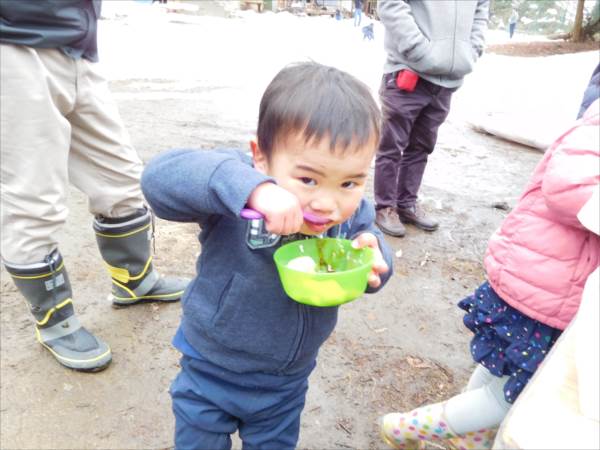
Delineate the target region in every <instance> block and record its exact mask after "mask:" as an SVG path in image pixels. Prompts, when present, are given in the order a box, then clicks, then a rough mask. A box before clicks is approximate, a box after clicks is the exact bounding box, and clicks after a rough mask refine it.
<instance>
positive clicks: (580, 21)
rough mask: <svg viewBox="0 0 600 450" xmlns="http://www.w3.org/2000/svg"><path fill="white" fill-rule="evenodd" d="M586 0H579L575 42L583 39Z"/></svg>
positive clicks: (574, 26) (574, 29)
mask: <svg viewBox="0 0 600 450" xmlns="http://www.w3.org/2000/svg"><path fill="white" fill-rule="evenodd" d="M584 2H585V0H577V12H576V13H575V24H574V25H573V42H582V41H583V4H584Z"/></svg>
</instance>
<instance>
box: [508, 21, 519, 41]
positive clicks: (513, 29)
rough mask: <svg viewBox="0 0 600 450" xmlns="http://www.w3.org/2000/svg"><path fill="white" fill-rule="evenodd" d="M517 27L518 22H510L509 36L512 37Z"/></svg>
mask: <svg viewBox="0 0 600 450" xmlns="http://www.w3.org/2000/svg"><path fill="white" fill-rule="evenodd" d="M515 28H517V24H516V23H509V24H508V37H510V38H512V37H513V34H515Z"/></svg>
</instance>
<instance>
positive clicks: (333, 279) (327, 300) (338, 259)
mask: <svg viewBox="0 0 600 450" xmlns="http://www.w3.org/2000/svg"><path fill="white" fill-rule="evenodd" d="M298 257H309V258H310V259H312V261H313V262H314V265H315V268H316V273H311V272H307V271H304V270H297V269H294V268H291V267H289V266H288V264H289V263H290V261H292V260H294V259H295V258H298ZM273 258H274V259H275V265H276V266H277V270H278V271H279V278H280V279H281V284H282V285H283V289H284V290H285V293H286V294H287V295H288V296H290V297H291V298H292V299H294V300H296V301H297V302H299V303H304V304H305V305H311V306H337V305H341V304H343V303H347V302H350V301H352V300H354V299H356V298H358V297H360V296H361V295H362V294H364V292H365V289H366V287H367V280H368V277H369V272H370V271H371V267H372V265H373V249H371V248H362V249H355V248H352V245H351V241H349V240H347V239H333V238H323V239H305V240H300V241H294V242H290V243H289V244H285V245H283V246H281V247H280V248H279V249H277V251H276V252H275V254H274V255H273ZM305 259H306V258H305ZM308 262H310V261H308ZM292 265H293V263H292ZM328 270H333V272H328Z"/></svg>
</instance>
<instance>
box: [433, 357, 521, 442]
mask: <svg viewBox="0 0 600 450" xmlns="http://www.w3.org/2000/svg"><path fill="white" fill-rule="evenodd" d="M508 378H509V377H508V375H505V376H503V377H502V378H499V377H497V376H494V375H492V374H491V373H490V371H489V370H487V369H486V368H485V367H483V366H482V365H481V364H479V365H477V368H476V369H475V370H474V371H473V374H472V375H471V378H470V379H469V383H468V384H467V388H466V390H465V391H464V392H463V393H462V394H459V395H456V396H454V397H452V398H451V399H450V400H448V402H447V403H446V407H445V411H444V416H445V417H446V420H447V421H448V425H450V428H451V429H452V430H453V431H454V432H455V433H457V434H465V433H468V432H470V431H477V430H481V429H484V428H488V429H489V428H497V427H498V426H499V425H500V423H501V422H502V420H503V419H504V417H505V416H506V413H507V412H508V410H509V409H510V407H511V406H512V405H511V404H510V403H508V402H507V401H506V400H505V399H504V391H503V388H504V384H505V383H506V381H507V380H508Z"/></svg>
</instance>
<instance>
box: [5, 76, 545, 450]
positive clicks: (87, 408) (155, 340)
mask: <svg viewBox="0 0 600 450" xmlns="http://www.w3.org/2000/svg"><path fill="white" fill-rule="evenodd" d="M148 83H150V84H151V85H152V86H155V88H154V89H160V90H165V89H167V90H168V87H166V88H165V86H164V85H163V84H161V80H130V81H124V82H118V83H112V85H111V88H112V90H113V91H114V92H115V94H116V95H117V96H118V98H120V99H121V100H119V106H120V110H121V114H122V116H123V119H124V121H125V123H126V125H127V127H128V129H129V130H130V133H131V136H132V140H133V143H134V145H135V146H136V148H137V149H138V150H139V152H140V154H141V156H142V158H143V159H144V160H145V161H147V160H148V159H149V158H151V157H152V156H153V155H155V154H156V153H158V152H159V151H161V150H163V149H165V148H167V147H186V146H194V147H204V148H213V147H217V146H227V145H238V146H245V142H244V141H242V140H241V139H240V140H236V136H243V135H244V134H245V133H246V132H247V131H248V130H245V129H235V128H231V129H227V130H222V131H221V132H220V133H216V132H215V127H214V123H213V122H214V120H215V119H214V117H212V116H211V112H210V111H207V110H204V109H201V108H202V107H201V103H200V102H196V101H193V100H191V99H186V97H185V96H184V95H179V96H174V98H173V100H161V101H158V100H155V99H154V100H153V99H152V96H148V98H147V100H145V101H140V100H139V99H135V98H131V99H128V96H127V95H121V96H119V94H127V93H134V92H137V91H139V90H140V89H142V86H143V89H144V90H145V91H146V92H148V90H150V91H151V90H152V88H151V87H150V88H149V87H148V86H149V84H148ZM191 98H193V97H191ZM190 117H194V118H195V120H194V122H195V123H196V124H200V125H196V126H191V122H190ZM232 136H233V138H232ZM540 155H541V153H540V152H538V151H535V150H531V149H529V148H526V147H521V146H517V145H512V144H510V143H508V142H506V141H502V140H496V139H494V138H492V137H490V136H486V135H481V134H478V133H476V132H474V131H472V130H470V129H467V128H465V127H464V125H462V124H457V123H454V122H453V121H452V120H451V119H450V120H449V121H447V122H446V123H445V124H444V125H443V126H442V128H441V130H440V138H439V141H438V146H437V149H436V151H435V152H434V154H433V156H432V158H431V160H430V164H429V166H428V170H427V173H426V176H425V180H424V185H423V188H422V197H423V204H424V207H425V208H426V209H428V210H429V211H430V212H431V213H432V214H434V215H436V216H437V217H439V219H440V221H441V227H440V229H439V231H437V232H435V233H432V234H426V233H423V232H420V231H418V230H416V229H414V228H409V230H408V234H407V236H406V237H405V238H403V239H396V238H388V243H389V244H390V246H391V247H392V248H393V249H394V251H401V255H400V253H398V257H396V259H395V274H394V276H393V277H392V279H391V280H390V282H389V284H388V285H387V287H386V288H385V289H384V290H383V291H381V293H379V294H377V295H373V296H366V297H364V298H361V299H359V300H356V301H355V302H352V303H350V304H348V305H345V306H344V307H342V308H341V311H340V319H339V325H338V327H337V329H336V331H335V332H334V334H333V336H332V337H331V338H330V339H329V340H328V342H327V343H326V344H325V346H324V347H323V349H322V351H321V353H320V356H319V364H318V368H317V369H316V370H315V372H314V373H313V374H312V376H311V379H310V382H311V387H310V390H309V394H308V399H307V404H306V409H305V411H304V414H303V422H302V429H301V436H300V443H299V446H300V448H306V449H334V448H336V449H343V448H357V449H367V448H368V449H377V448H385V446H384V445H383V444H382V443H381V441H380V440H379V438H378V434H377V429H376V426H375V421H376V419H377V417H378V416H379V415H381V414H382V413H385V412H389V411H392V410H407V409H410V408H413V407H416V406H419V405H421V404H424V403H427V402H431V401H437V400H441V399H443V398H445V397H447V396H449V395H452V394H454V393H457V392H458V391H459V390H460V388H461V386H462V385H463V384H464V383H465V382H466V380H467V378H468V375H469V371H470V370H471V369H472V367H473V363H472V361H471V359H470V357H469V353H468V347H467V344H468V341H469V334H468V333H467V331H465V329H464V327H463V326H462V324H461V314H460V312H459V310H458V308H457V307H456V306H455V304H456V302H457V301H458V300H460V299H461V298H462V297H463V296H465V295H467V294H468V293H469V292H470V291H472V290H473V289H474V288H475V287H477V286H478V284H479V283H480V282H481V281H482V280H483V278H484V273H483V269H482V256H483V253H484V251H485V247H486V241H487V239H488V237H489V236H490V234H491V233H492V232H493V230H494V229H495V228H496V227H497V226H498V224H499V223H500V222H501V220H502V219H503V217H504V216H505V215H506V213H507V211H506V210H503V209H498V208H495V207H493V206H492V204H493V203H495V202H496V203H502V202H505V203H506V204H507V205H508V206H509V207H510V206H513V205H514V203H515V200H516V198H517V196H518V195H519V193H520V191H521V190H522V188H523V185H524V183H525V181H526V179H527V177H528V175H529V174H530V173H531V171H532V169H533V167H534V165H535V164H536V162H537V161H538V160H539V158H540ZM369 185H371V183H369ZM371 194H372V191H371V189H369V195H371ZM70 210H71V213H70V217H69V220H68V223H67V226H66V227H65V230H64V233H63V235H62V237H61V240H60V242H61V247H60V248H61V251H62V252H63V254H64V257H65V260H66V266H67V268H68V270H69V272H70V276H71V279H72V283H73V286H74V294H75V305H76V310H77V311H78V314H79V315H80V318H81V320H82V322H83V323H84V324H85V325H86V326H87V327H88V328H89V329H90V330H92V331H93V332H95V333H97V334H98V335H99V336H101V337H102V338H103V339H105V340H106V341H107V342H109V343H110V345H111V347H112V350H113V355H114V356H113V358H114V359H113V363H112V365H111V366H110V367H109V368H108V369H107V370H106V371H104V372H101V373H98V374H82V373H77V372H74V371H70V370H67V369H63V368H62V367H60V366H58V365H57V364H56V363H55V361H54V360H53V359H52V357H51V356H50V355H49V354H48V353H47V352H46V351H45V350H44V349H43V348H42V347H41V346H39V345H37V344H36V343H35V341H34V335H33V328H32V323H31V320H30V315H29V313H28V311H27V308H26V306H25V302H24V301H23V299H22V298H21V297H20V295H19V294H18V293H17V292H16V290H15V288H14V287H13V285H12V282H11V280H10V279H9V277H8V276H7V274H6V272H5V271H4V270H2V281H1V282H2V303H1V308H2V309H1V344H2V345H1V349H0V350H1V368H0V374H1V381H2V382H1V392H0V393H1V396H0V398H1V404H0V419H1V423H0V426H1V433H0V447H1V448H2V449H50V448H55V449H80V448H95V449H150V448H152V449H159V448H160V449H162V448H170V447H171V445H172V434H173V418H172V414H171V411H170V397H169V395H168V387H169V383H170V381H171V379H172V378H173V377H174V375H175V374H176V372H177V370H178V357H179V355H178V353H177V352H176V351H175V350H174V349H173V348H172V347H171V345H170V339H171V337H172V335H173V332H174V330H175V329H176V326H177V324H178V319H179V315H180V306H179V304H171V305H143V306H135V307H131V308H127V309H119V310H117V309H113V308H111V306H110V304H109V302H108V301H107V299H106V297H107V294H108V292H109V289H110V280H109V277H108V275H107V273H105V271H104V268H103V266H102V263H101V260H100V257H99V254H98V251H97V249H96V246H95V242H94V236H93V233H92V228H91V216H90V215H89V214H88V213H87V205H86V199H85V198H84V196H83V195H82V194H81V193H79V192H78V191H75V190H73V191H72V195H71V197H70ZM197 233H198V230H197V229H196V227H195V226H192V225H188V224H178V223H169V222H165V221H158V224H157V239H156V256H155V262H156V266H157V267H158V269H159V270H160V271H161V272H163V273H173V274H179V275H187V276H193V274H194V273H193V272H194V261H195V258H196V256H197V254H198V252H199V251H200V248H199V244H198V243H197V240H196V235H197ZM237 445H238V446H239V443H237Z"/></svg>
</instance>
